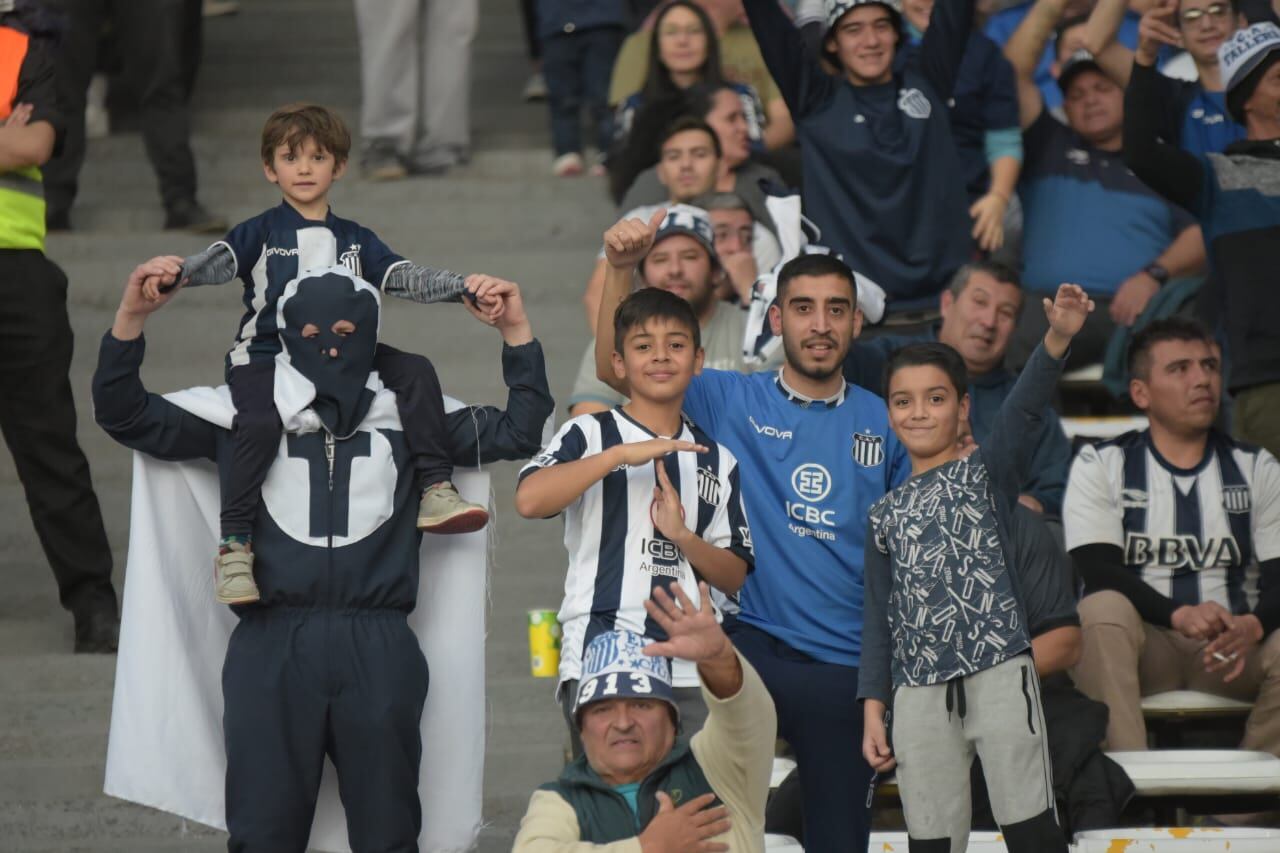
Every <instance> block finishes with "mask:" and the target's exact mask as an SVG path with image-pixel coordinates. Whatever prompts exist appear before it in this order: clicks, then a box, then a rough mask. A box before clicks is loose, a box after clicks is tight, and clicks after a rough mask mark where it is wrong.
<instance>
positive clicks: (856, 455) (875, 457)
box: [853, 433, 884, 468]
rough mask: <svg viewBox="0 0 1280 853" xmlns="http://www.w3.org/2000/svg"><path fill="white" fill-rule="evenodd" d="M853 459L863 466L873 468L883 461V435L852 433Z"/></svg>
mask: <svg viewBox="0 0 1280 853" xmlns="http://www.w3.org/2000/svg"><path fill="white" fill-rule="evenodd" d="M853 461H854V462H857V463H858V464H859V465H861V466H862V467H863V468H874V467H876V466H877V465H880V464H881V463H883V462H884V436H882V435H871V434H870V433H854V434H853Z"/></svg>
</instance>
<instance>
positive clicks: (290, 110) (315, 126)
mask: <svg viewBox="0 0 1280 853" xmlns="http://www.w3.org/2000/svg"><path fill="white" fill-rule="evenodd" d="M308 139H310V140H312V141H314V142H315V144H316V147H317V148H320V149H321V150H323V151H328V152H329V153H330V154H332V155H333V159H334V160H335V161H337V162H338V163H345V162H346V161H347V157H348V156H350V154H351V131H349V130H348V129H347V123H346V122H344V121H343V120H342V116H340V115H338V114H337V113H336V112H334V111H333V110H331V109H329V108H328V107H324V106H321V105H320V104H311V103H307V102H304V101H300V102H298V103H294V104H285V105H284V106H283V107H280V108H279V109H277V110H276V111H275V112H273V113H272V114H271V117H270V118H268V119H267V123H266V124H265V125H263V126H262V162H263V163H264V164H266V165H268V166H270V165H271V164H272V162H273V161H274V159H275V152H276V149H277V148H279V147H280V146H281V145H288V146H289V150H290V151H296V150H297V149H298V147H299V146H301V145H302V143H303V142H306V141H307V140H308Z"/></svg>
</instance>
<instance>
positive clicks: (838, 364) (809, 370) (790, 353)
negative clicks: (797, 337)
mask: <svg viewBox="0 0 1280 853" xmlns="http://www.w3.org/2000/svg"><path fill="white" fill-rule="evenodd" d="M831 348H832V351H834V350H835V341H832V342H831ZM782 351H783V353H784V354H785V355H786V357H787V366H788V367H790V368H791V369H792V370H794V371H795V372H796V373H799V374H800V375H801V376H803V377H804V378H805V379H813V380H815V381H817V382H822V381H824V380H826V379H830V378H831V377H832V376H834V375H835V374H837V373H839V372H840V371H842V370H843V369H844V358H843V357H841V358H838V359H836V360H835V364H833V365H832V366H831V367H830V368H826V367H805V366H804V363H803V362H801V360H800V358H801V355H802V354H803V353H804V344H792V342H791V341H789V340H787V338H786V336H785V335H784V336H783V337H782Z"/></svg>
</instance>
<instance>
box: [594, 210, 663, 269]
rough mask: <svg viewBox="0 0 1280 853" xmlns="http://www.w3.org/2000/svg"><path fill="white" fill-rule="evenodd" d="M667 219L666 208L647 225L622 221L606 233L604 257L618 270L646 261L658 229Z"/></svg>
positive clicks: (628, 220)
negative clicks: (645, 257) (645, 258)
mask: <svg viewBox="0 0 1280 853" xmlns="http://www.w3.org/2000/svg"><path fill="white" fill-rule="evenodd" d="M666 218H667V210H666V208H658V209H657V210H655V211H654V212H653V216H650V217H649V221H648V222H647V223H645V222H643V221H641V220H639V219H622V220H619V221H618V222H617V223H615V224H614V226H613V227H612V228H610V229H609V230H608V231H606V232H604V256H605V259H606V260H607V261H608V262H609V265H610V266H612V267H615V268H618V269H622V268H626V267H634V266H635V265H636V264H638V263H640V262H641V261H642V260H644V256H645V255H647V254H649V249H650V248H652V247H653V238H654V237H656V236H657V234H658V227H659V226H660V225H662V220H664V219H666Z"/></svg>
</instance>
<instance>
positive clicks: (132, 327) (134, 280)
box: [111, 255, 182, 341]
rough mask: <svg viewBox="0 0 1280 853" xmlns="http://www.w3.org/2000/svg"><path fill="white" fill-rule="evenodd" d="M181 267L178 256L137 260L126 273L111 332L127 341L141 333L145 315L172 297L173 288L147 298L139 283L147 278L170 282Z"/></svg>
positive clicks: (162, 282) (175, 278) (165, 282)
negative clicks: (136, 263) (126, 277)
mask: <svg viewBox="0 0 1280 853" xmlns="http://www.w3.org/2000/svg"><path fill="white" fill-rule="evenodd" d="M181 269H182V258H178V257H174V256H172V255H168V256H161V257H157V258H152V259H151V260H149V261H145V262H143V263H141V264H138V266H137V267H135V268H134V270H133V272H131V273H129V279H128V281H126V282H125V285H124V294H123V295H122V296H121V297H120V307H119V308H117V309H116V319H115V322H114V323H113V324H112V326H111V334H112V336H114V337H115V339H116V340H119V341H131V340H133V339H135V338H137V337H138V336H139V335H141V334H142V327H143V325H144V324H145V323H146V319H147V315H149V314H151V313H153V312H155V311H158V310H160V308H162V307H163V306H164V305H165V303H167V302H168V301H169V300H170V299H172V298H173V291H169V292H162V293H159V294H158V295H157V298H155V299H150V298H148V297H147V296H146V295H145V294H144V293H143V284H144V283H145V282H146V281H147V280H148V279H149V278H154V279H156V280H158V281H159V282H160V283H161V284H173V283H174V282H175V281H177V278H178V273H179V272H180V271H181Z"/></svg>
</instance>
